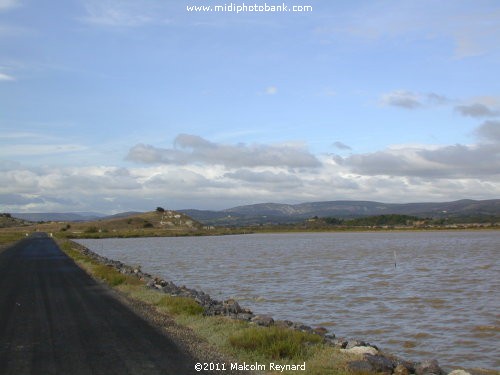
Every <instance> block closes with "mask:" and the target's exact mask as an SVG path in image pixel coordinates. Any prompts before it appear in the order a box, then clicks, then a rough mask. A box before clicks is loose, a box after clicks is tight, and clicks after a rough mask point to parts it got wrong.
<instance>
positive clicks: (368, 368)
mask: <svg viewBox="0 0 500 375" xmlns="http://www.w3.org/2000/svg"><path fill="white" fill-rule="evenodd" d="M347 366H348V367H349V370H351V371H353V372H372V371H373V367H372V365H371V364H370V363H368V362H366V361H351V362H349V363H348V364H347Z"/></svg>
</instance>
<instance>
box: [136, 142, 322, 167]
mask: <svg viewBox="0 0 500 375" xmlns="http://www.w3.org/2000/svg"><path fill="white" fill-rule="evenodd" d="M127 159H128V160H131V161H136V162H141V163H160V164H172V165H187V164H205V165H224V166H226V167H256V166H284V167H290V168H316V167H319V166H320V165H321V163H320V162H319V160H318V159H317V158H316V157H315V156H314V155H312V154H311V153H310V152H309V151H307V150H306V149H304V148H303V147H301V146H299V145H291V144H282V145H263V144H253V145H246V144H237V145H227V144H219V143H214V142H210V141H207V140H206V139H203V138H202V137H199V136H196V135H190V134H180V135H178V136H177V137H176V139H175V142H174V147H173V148H158V147H154V146H151V145H144V144H138V145H136V146H134V147H132V149H130V151H129V154H128V156H127Z"/></svg>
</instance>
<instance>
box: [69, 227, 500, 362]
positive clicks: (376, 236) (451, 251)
mask: <svg viewBox="0 0 500 375" xmlns="http://www.w3.org/2000/svg"><path fill="white" fill-rule="evenodd" d="M78 242H80V243H82V244H83V245H85V246H87V247H89V248H90V249H92V250H94V251H96V252H98V253H100V254H102V255H105V256H107V257H110V258H112V259H116V260H121V261H123V262H124V263H127V264H130V265H142V269H143V271H146V272H149V273H152V274H154V275H158V276H161V277H162V278H165V279H167V280H172V281H174V282H175V283H176V284H178V285H186V286H188V287H190V288H194V289H199V290H203V291H205V292H207V293H209V294H210V295H211V296H212V297H213V298H217V299H227V298H229V297H234V298H236V299H238V301H240V304H241V305H242V306H244V307H249V308H251V309H252V310H253V311H254V312H255V313H261V314H270V315H272V316H273V317H274V318H275V319H289V320H293V321H297V322H303V323H306V324H308V325H311V326H325V327H326V328H328V329H329V330H330V331H332V332H334V333H335V334H336V335H337V336H341V337H348V338H359V339H365V340H367V341H369V342H371V343H373V344H376V345H378V346H379V347H381V348H382V349H383V350H385V351H388V352H390V353H394V354H398V355H401V356H403V357H404V358H406V359H412V360H423V359H432V358H437V359H438V360H439V361H440V364H441V365H454V366H461V367H465V368H489V369H498V368H499V367H500V361H499V358H500V350H499V347H498V343H499V342H500V341H499V338H500V313H499V311H500V298H499V291H500V276H499V275H500V273H499V271H500V261H499V255H500V231H470V232H465V231H459V232H378V233H293V234H252V235H240V236H220V237H181V238H173V237H170V238H169V237H167V238H138V239H104V240H81V241H78ZM394 253H396V259H397V267H396V268H395V267H394Z"/></svg>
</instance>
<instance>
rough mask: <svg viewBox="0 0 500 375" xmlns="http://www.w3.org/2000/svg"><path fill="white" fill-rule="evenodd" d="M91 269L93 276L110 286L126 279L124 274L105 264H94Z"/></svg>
mask: <svg viewBox="0 0 500 375" xmlns="http://www.w3.org/2000/svg"><path fill="white" fill-rule="evenodd" d="M93 271H94V275H95V276H97V277H98V278H99V279H101V280H104V281H105V282H107V283H108V284H109V285H111V286H117V285H120V284H123V283H125V281H126V279H127V278H126V277H125V275H124V274H122V273H120V272H118V271H117V270H115V269H114V268H112V267H110V266H106V265H105V264H99V265H96V266H95V268H94V270H93Z"/></svg>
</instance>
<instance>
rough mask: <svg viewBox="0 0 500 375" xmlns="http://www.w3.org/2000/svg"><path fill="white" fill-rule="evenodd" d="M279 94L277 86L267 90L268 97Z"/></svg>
mask: <svg viewBox="0 0 500 375" xmlns="http://www.w3.org/2000/svg"><path fill="white" fill-rule="evenodd" d="M277 93H278V88H277V87H276V86H269V87H268V88H266V94H267V95H275V94H277Z"/></svg>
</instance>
